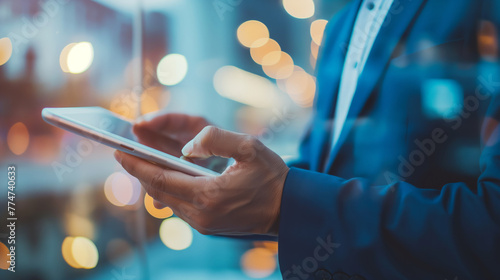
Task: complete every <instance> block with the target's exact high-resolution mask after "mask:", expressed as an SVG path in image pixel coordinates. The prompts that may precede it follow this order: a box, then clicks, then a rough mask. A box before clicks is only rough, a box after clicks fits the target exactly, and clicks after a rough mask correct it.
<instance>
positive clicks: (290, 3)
mask: <svg viewBox="0 0 500 280" xmlns="http://www.w3.org/2000/svg"><path fill="white" fill-rule="evenodd" d="M283 7H285V10H286V12H287V13H288V14H290V15H291V16H292V17H294V18H299V19H304V18H310V17H312V16H313V15H314V11H315V6H314V1H313V0H283Z"/></svg>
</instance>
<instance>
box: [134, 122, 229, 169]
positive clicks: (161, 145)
mask: <svg viewBox="0 0 500 280" xmlns="http://www.w3.org/2000/svg"><path fill="white" fill-rule="evenodd" d="M208 125H209V123H208V121H207V120H206V119H204V118H202V117H195V116H189V115H184V114H164V115H159V116H156V117H154V118H152V119H151V120H143V121H139V122H137V123H136V124H135V125H134V127H133V130H134V134H135V135H136V136H137V138H138V140H139V142H140V143H142V144H144V145H146V146H149V147H151V148H154V149H157V150H159V151H163V152H165V153H167V154H170V155H173V156H176V157H181V156H182V153H181V149H182V147H184V145H186V143H187V142H188V141H189V140H191V139H193V138H194V137H195V136H196V135H197V134H198V133H199V132H200V131H201V130H202V129H203V128H204V127H206V126H208ZM187 160H189V161H191V162H193V163H195V164H197V165H200V166H203V167H206V168H208V169H211V170H214V171H218V172H222V171H224V169H225V168H226V166H227V162H228V161H227V159H222V158H218V157H210V158H207V159H204V160H195V159H187Z"/></svg>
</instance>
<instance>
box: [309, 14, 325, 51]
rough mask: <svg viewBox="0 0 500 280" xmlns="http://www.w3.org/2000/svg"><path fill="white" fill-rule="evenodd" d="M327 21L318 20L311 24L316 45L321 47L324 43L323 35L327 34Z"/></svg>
mask: <svg viewBox="0 0 500 280" xmlns="http://www.w3.org/2000/svg"><path fill="white" fill-rule="evenodd" d="M327 23H328V21H327V20H324V19H317V20H315V21H313V22H312V23H311V30H310V31H311V38H312V40H313V42H314V43H316V44H317V45H321V42H322V41H323V34H324V33H325V28H326V24H327Z"/></svg>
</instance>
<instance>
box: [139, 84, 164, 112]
mask: <svg viewBox="0 0 500 280" xmlns="http://www.w3.org/2000/svg"><path fill="white" fill-rule="evenodd" d="M158 110H160V105H159V104H158V101H157V95H156V94H155V92H153V90H145V91H144V92H143V93H142V96H141V114H143V115H144V114H149V113H153V112H156V111H158Z"/></svg>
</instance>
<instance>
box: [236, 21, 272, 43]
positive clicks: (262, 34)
mask: <svg viewBox="0 0 500 280" xmlns="http://www.w3.org/2000/svg"><path fill="white" fill-rule="evenodd" d="M236 33H237V34H236V35H237V37H238V41H239V42H240V43H241V44H242V45H243V46H245V47H248V48H258V47H261V46H263V45H264V44H266V43H267V41H268V40H269V30H268V29H267V26H266V25H265V24H263V23H262V22H260V21H257V20H249V21H245V22H244V23H242V24H241V25H240V26H239V27H238V31H237V32H236Z"/></svg>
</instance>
